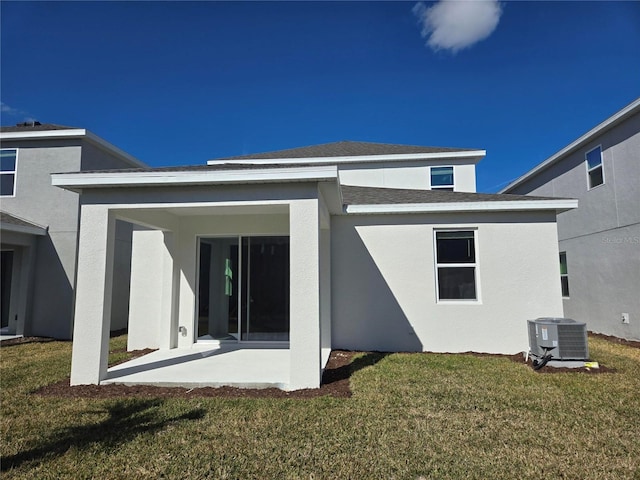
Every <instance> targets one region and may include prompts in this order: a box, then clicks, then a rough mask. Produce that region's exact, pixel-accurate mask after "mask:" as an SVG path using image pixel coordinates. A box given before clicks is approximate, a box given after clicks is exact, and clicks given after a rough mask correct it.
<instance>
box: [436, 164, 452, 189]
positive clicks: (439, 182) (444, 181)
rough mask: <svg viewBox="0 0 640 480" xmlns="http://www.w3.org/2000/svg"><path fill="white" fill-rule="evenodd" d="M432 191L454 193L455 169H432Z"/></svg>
mask: <svg viewBox="0 0 640 480" xmlns="http://www.w3.org/2000/svg"><path fill="white" fill-rule="evenodd" d="M431 190H447V191H449V192H453V167H431Z"/></svg>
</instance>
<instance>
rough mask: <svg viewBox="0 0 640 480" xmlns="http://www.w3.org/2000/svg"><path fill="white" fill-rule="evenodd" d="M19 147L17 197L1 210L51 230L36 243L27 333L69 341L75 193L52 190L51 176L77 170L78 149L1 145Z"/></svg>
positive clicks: (72, 145)
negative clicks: (67, 339) (55, 173)
mask: <svg viewBox="0 0 640 480" xmlns="http://www.w3.org/2000/svg"><path fill="white" fill-rule="evenodd" d="M2 148H17V149H18V163H17V176H16V191H15V197H3V198H2V209H3V210H4V211H6V212H8V213H11V214H13V215H16V216H18V217H22V218H25V219H27V220H29V221H31V222H34V223H37V224H39V225H42V226H46V227H48V228H49V231H48V235H47V236H46V237H42V238H38V240H37V242H36V255H35V258H36V262H35V269H34V288H33V297H32V298H33V300H32V303H33V305H32V308H31V317H30V321H27V323H26V325H25V332H24V333H25V334H26V335H42V336H51V337H56V338H70V336H71V318H72V312H73V307H72V305H73V285H74V282H75V269H76V243H77V229H78V205H79V204H78V195H77V194H75V193H72V192H68V191H66V190H62V189H59V188H55V187H52V186H51V176H50V174H51V173H54V172H64V171H67V172H71V171H77V170H79V169H80V155H81V153H80V151H81V148H80V146H79V145H78V143H77V142H74V141H70V140H52V141H47V142H43V141H21V142H14V141H3V142H2Z"/></svg>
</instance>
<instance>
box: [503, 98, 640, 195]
mask: <svg viewBox="0 0 640 480" xmlns="http://www.w3.org/2000/svg"><path fill="white" fill-rule="evenodd" d="M638 111H640V98H638V99H636V100H634V101H633V102H631V103H630V104H629V105H627V106H626V107H624V108H623V109H622V110H620V111H618V112H617V113H615V114H614V115H612V116H611V117H609V118H607V119H606V120H605V121H604V122H602V123H601V124H599V125H597V126H596V127H594V128H592V129H591V130H589V131H588V132H587V133H585V134H584V135H582V136H581V137H580V138H578V139H577V140H575V141H573V142H571V143H570V144H569V145H567V146H566V147H564V148H563V149H562V150H560V151H558V152H556V153H554V154H553V155H552V156H550V157H549V158H547V159H546V160H545V161H543V162H542V163H540V164H538V165H537V166H535V167H533V168H532V169H531V170H529V171H528V172H527V173H525V174H524V175H522V176H520V177H518V178H517V179H515V180H514V181H513V182H511V183H510V184H509V185H507V186H506V187H504V188H503V189H502V190H500V191H499V192H498V193H508V192H509V191H511V190H512V189H513V188H515V187H517V186H518V185H520V184H522V183H524V182H526V181H527V180H529V179H530V178H532V177H534V176H535V175H537V174H538V173H540V172H541V171H542V170H545V169H546V168H548V167H550V166H551V165H553V164H554V163H556V162H559V161H560V160H562V158H564V157H565V156H566V155H568V154H570V153H572V152H573V151H574V150H577V149H578V148H580V147H582V146H583V145H584V144H586V143H588V142H589V141H591V140H592V139H593V138H594V137H596V136H598V135H601V134H602V133H604V132H605V131H606V130H608V129H609V128H613V127H614V126H615V125H617V124H618V123H620V122H622V121H623V120H625V119H626V118H627V117H630V116H631V115H633V114H635V113H637V112H638Z"/></svg>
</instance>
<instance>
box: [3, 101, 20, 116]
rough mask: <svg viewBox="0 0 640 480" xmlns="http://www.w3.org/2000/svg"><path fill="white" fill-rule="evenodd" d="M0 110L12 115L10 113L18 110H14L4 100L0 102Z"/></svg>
mask: <svg viewBox="0 0 640 480" xmlns="http://www.w3.org/2000/svg"><path fill="white" fill-rule="evenodd" d="M0 112H2V113H8V114H10V115H12V114H16V113H18V110H16V109H15V108H13V107H10V106H9V105H7V104H6V103H4V102H0Z"/></svg>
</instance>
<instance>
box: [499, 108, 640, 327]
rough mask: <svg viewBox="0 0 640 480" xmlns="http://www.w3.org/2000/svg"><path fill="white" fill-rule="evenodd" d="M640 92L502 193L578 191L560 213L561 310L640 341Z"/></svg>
mask: <svg viewBox="0 0 640 480" xmlns="http://www.w3.org/2000/svg"><path fill="white" fill-rule="evenodd" d="M639 184H640V99H637V100H635V101H634V102H633V103H631V104H630V105H628V106H626V107H625V108H623V109H622V110H620V111H619V112H617V113H616V114H614V115H613V116H611V117H610V118H608V119H607V120H605V121H604V122H602V123H601V124H600V125H598V126H596V127H595V128H593V129H592V130H590V131H589V132H587V133H586V134H584V135H583V136H581V137H580V138H578V139H577V140H576V141H574V142H572V143H571V144H569V145H568V146H566V147H565V148H563V149H562V150H560V151H559V152H558V153H556V154H555V155H552V156H551V157H549V158H548V159H547V160H545V161H544V162H542V163H541V164H539V165H538V166H536V167H535V168H533V169H532V170H531V171H529V172H527V173H525V174H524V175H523V176H521V177H520V178H518V179H517V180H515V181H514V182H512V183H511V184H510V185H508V186H507V187H506V188H504V189H503V190H502V193H514V194H532V195H551V196H561V197H571V198H577V199H578V200H579V202H580V207H579V208H578V209H576V210H572V211H567V212H564V213H560V214H558V220H557V222H558V238H559V245H560V276H561V279H562V295H563V303H564V312H565V315H566V316H567V317H570V318H573V319H575V320H580V321H584V322H586V323H587V328H588V329H589V330H591V331H593V332H598V333H604V334H607V335H614V336H616V337H621V338H626V339H630V340H640V186H639Z"/></svg>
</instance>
